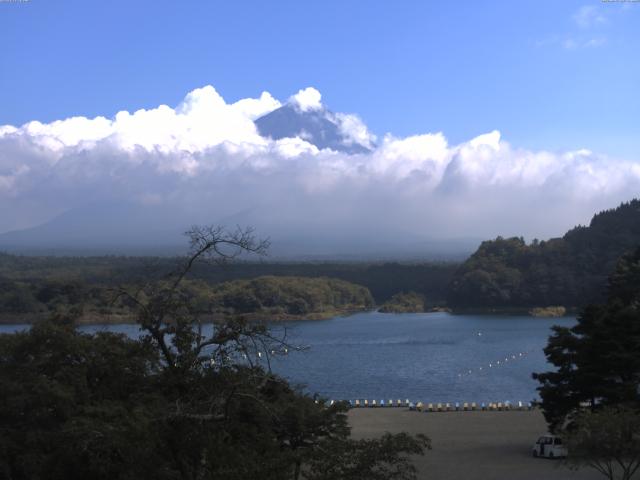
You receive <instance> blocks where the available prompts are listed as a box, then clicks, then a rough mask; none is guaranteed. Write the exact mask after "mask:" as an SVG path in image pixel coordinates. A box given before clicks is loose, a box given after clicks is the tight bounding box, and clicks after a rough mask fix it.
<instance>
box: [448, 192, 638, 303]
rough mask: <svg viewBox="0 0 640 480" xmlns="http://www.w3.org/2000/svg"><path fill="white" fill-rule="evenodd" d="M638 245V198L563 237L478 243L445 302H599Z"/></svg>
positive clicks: (607, 211) (457, 275)
mask: <svg viewBox="0 0 640 480" xmlns="http://www.w3.org/2000/svg"><path fill="white" fill-rule="evenodd" d="M639 245H640V200H637V199H634V200H632V201H630V202H627V203H623V204H621V205H620V206H619V207H617V208H615V209H612V210H606V211H603V212H600V213H598V214H596V215H595V216H594V217H593V219H592V220H591V223H590V224H589V226H578V227H575V228H573V229H572V230H570V231H568V232H567V233H566V234H565V235H564V236H563V237H562V238H552V239H550V240H547V241H538V240H534V241H533V242H531V243H530V244H527V243H526V242H525V241H524V239H523V238H517V237H514V238H502V237H498V238H496V239H495V240H491V241H486V242H483V243H482V244H481V245H480V247H479V248H478V250H477V251H476V252H475V253H474V254H473V255H471V257H470V258H469V259H468V260H467V261H466V262H465V263H463V264H462V266H461V267H460V268H459V269H458V270H457V271H456V273H455V275H454V277H453V280H452V281H451V283H450V284H449V289H448V295H447V303H448V305H449V306H451V307H453V308H457V309H465V308H471V309H473V308H490V309H500V308H506V309H509V308H527V309H528V308H534V307H545V306H549V305H562V306H565V307H570V308H571V307H581V306H584V305H586V304H588V303H593V302H600V301H602V300H603V295H604V293H603V292H605V286H606V280H607V277H608V275H610V274H611V272H613V270H614V268H615V265H616V262H617V260H618V259H619V258H620V257H621V256H622V255H623V254H624V253H626V252H628V251H630V250H632V249H634V248H636V247H637V246H639Z"/></svg>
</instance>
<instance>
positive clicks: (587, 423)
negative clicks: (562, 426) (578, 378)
mask: <svg viewBox="0 0 640 480" xmlns="http://www.w3.org/2000/svg"><path fill="white" fill-rule="evenodd" d="M563 436H564V438H565V444H566V445H567V447H568V461H569V463H570V465H571V466H573V467H574V468H577V467H581V466H588V467H591V468H594V469H595V470H597V471H598V472H600V473H601V474H602V475H604V476H605V477H607V478H608V479H609V480H614V479H616V478H619V479H620V480H631V478H632V477H633V475H634V474H635V472H636V471H637V470H638V468H639V467H640V414H639V413H638V411H637V410H634V409H631V408H628V407H607V408H604V409H602V410H599V411H596V412H591V411H584V412H581V413H580V415H578V416H577V417H576V418H575V420H574V423H573V425H572V428H571V429H567V430H565V431H564V434H563Z"/></svg>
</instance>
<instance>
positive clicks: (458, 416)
mask: <svg viewBox="0 0 640 480" xmlns="http://www.w3.org/2000/svg"><path fill="white" fill-rule="evenodd" d="M349 422H350V424H351V426H352V427H353V430H352V435H353V437H354V438H367V437H374V436H379V435H381V434H382V433H384V432H391V433H399V432H402V431H404V432H408V433H424V434H425V435H427V436H428V437H429V438H431V442H432V446H433V450H430V451H428V452H427V453H426V454H425V456H424V457H419V456H418V457H416V459H415V464H416V466H417V467H418V471H419V475H418V478H420V479H425V480H426V479H428V480H455V479H464V480H556V479H557V480H564V479H567V480H573V479H576V480H578V479H580V480H582V479H584V480H591V479H594V480H595V479H599V478H604V477H602V476H601V475H600V474H599V473H598V472H596V471H595V470H591V469H584V470H579V471H572V470H569V469H568V468H567V467H566V466H565V465H564V464H563V462H562V461H561V460H548V459H540V458H533V457H532V455H531V447H532V445H533V443H534V442H535V441H536V439H537V438H538V437H539V436H540V435H541V434H544V433H546V424H545V422H544V418H543V416H542V413H541V412H540V411H537V410H533V411H508V412H439V413H434V412H432V413H421V412H410V411H409V410H408V409H405V408H357V409H352V410H351V411H350V412H349Z"/></svg>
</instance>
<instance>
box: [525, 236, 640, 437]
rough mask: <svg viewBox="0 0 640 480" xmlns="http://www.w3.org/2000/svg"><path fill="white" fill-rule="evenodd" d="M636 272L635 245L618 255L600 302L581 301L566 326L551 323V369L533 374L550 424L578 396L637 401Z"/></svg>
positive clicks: (639, 258)
mask: <svg viewBox="0 0 640 480" xmlns="http://www.w3.org/2000/svg"><path fill="white" fill-rule="evenodd" d="M638 275H640V248H639V249H637V250H636V251H635V252H634V253H632V254H629V255H626V256H624V257H623V258H622V259H620V261H619V263H618V267H617V269H616V271H615V273H614V274H613V275H612V276H611V281H610V288H609V297H608V300H607V303H606V304H604V305H591V306H588V307H586V308H585V309H584V310H583V311H582V312H581V314H580V316H579V318H578V323H577V324H576V325H575V326H574V327H572V328H564V327H554V334H553V335H552V336H551V337H550V338H549V343H548V345H547V347H546V348H545V354H546V356H547V359H548V361H549V362H550V363H551V364H553V365H554V366H555V367H556V368H557V370H555V371H551V372H545V373H537V374H534V378H535V379H537V380H538V381H539V382H540V383H541V386H540V387H539V388H538V390H539V392H540V396H541V398H542V407H543V410H544V414H545V417H546V419H547V421H548V422H549V424H550V426H551V428H552V429H555V428H557V427H561V426H562V425H563V424H564V423H565V422H566V421H567V420H571V417H572V415H573V414H575V412H577V411H579V408H580V404H581V403H584V402H586V404H589V405H591V406H592V408H597V407H598V406H606V405H619V404H627V405H636V406H640V354H639V352H640V303H639V302H638V298H639V295H640V283H638V281H637V279H638Z"/></svg>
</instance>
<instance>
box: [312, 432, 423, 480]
mask: <svg viewBox="0 0 640 480" xmlns="http://www.w3.org/2000/svg"><path fill="white" fill-rule="evenodd" d="M322 447H323V448H322V449H319V451H318V452H317V453H316V455H315V456H314V457H313V459H312V460H311V462H310V464H309V468H308V471H307V472H305V475H304V478H305V479H307V480H334V479H340V480H387V479H391V478H394V479H398V480H411V479H414V478H416V473H417V471H416V468H415V466H414V465H413V463H412V462H411V459H410V457H409V455H424V452H425V450H428V449H430V448H431V442H430V441H429V439H428V438H427V437H425V436H424V435H417V436H415V437H411V436H410V435H408V434H406V433H399V434H396V435H391V434H390V433H386V434H384V435H383V436H382V437H381V438H376V439H366V440H351V439H340V440H339V441H329V442H324V444H323V445H322Z"/></svg>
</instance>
